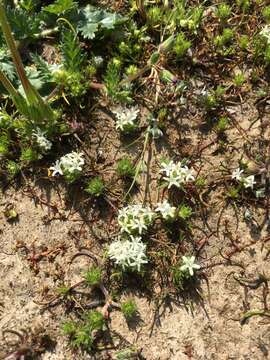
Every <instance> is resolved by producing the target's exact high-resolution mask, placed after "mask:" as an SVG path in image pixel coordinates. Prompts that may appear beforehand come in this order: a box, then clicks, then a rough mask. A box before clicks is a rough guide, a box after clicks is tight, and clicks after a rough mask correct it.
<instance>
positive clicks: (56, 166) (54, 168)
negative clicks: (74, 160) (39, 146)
mask: <svg viewBox="0 0 270 360" xmlns="http://www.w3.org/2000/svg"><path fill="white" fill-rule="evenodd" d="M50 170H51V171H52V176H56V175H63V170H62V167H61V162H60V161H59V160H56V162H55V164H54V165H53V166H51V167H50Z"/></svg>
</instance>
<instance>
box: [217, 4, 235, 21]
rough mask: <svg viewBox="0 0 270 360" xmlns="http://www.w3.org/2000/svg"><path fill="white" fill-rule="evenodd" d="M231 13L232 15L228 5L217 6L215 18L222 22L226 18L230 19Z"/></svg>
mask: <svg viewBox="0 0 270 360" xmlns="http://www.w3.org/2000/svg"><path fill="white" fill-rule="evenodd" d="M231 13H232V9H231V7H230V5H228V4H226V3H221V4H219V5H218V7H217V10H216V15H217V17H219V18H220V20H221V21H224V20H226V19H227V18H228V17H230V16H231Z"/></svg>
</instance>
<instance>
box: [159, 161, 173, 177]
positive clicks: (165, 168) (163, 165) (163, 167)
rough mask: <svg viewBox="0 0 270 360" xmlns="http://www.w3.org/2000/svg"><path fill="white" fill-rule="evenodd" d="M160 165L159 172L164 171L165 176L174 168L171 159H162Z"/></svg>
mask: <svg viewBox="0 0 270 360" xmlns="http://www.w3.org/2000/svg"><path fill="white" fill-rule="evenodd" d="M160 165H161V169H160V172H161V173H162V172H164V173H165V175H166V176H169V175H170V173H171V171H172V170H173V169H174V162H173V161H172V160H171V161H170V162H165V161H163V162H162V163H161V164H160Z"/></svg>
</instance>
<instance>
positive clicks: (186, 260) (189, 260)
mask: <svg viewBox="0 0 270 360" xmlns="http://www.w3.org/2000/svg"><path fill="white" fill-rule="evenodd" d="M182 263H183V265H182V266H180V270H181V271H183V272H188V273H189V275H190V276H193V275H194V270H199V269H200V268H201V267H200V265H198V264H195V256H183V257H182Z"/></svg>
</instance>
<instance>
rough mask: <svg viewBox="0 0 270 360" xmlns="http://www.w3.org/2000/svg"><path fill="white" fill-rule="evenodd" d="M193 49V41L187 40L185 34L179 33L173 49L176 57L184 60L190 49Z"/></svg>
mask: <svg viewBox="0 0 270 360" xmlns="http://www.w3.org/2000/svg"><path fill="white" fill-rule="evenodd" d="M190 47H191V41H189V40H187V39H186V37H185V35H184V33H182V32H181V33H179V34H178V35H177V36H176V39H175V44H174V47H173V51H174V52H175V54H176V56H177V57H178V58H179V59H181V58H183V57H184V56H185V55H186V53H187V51H188V49H189V48H190Z"/></svg>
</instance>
